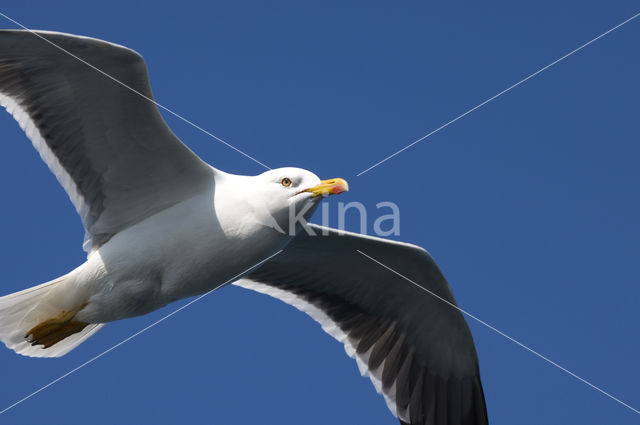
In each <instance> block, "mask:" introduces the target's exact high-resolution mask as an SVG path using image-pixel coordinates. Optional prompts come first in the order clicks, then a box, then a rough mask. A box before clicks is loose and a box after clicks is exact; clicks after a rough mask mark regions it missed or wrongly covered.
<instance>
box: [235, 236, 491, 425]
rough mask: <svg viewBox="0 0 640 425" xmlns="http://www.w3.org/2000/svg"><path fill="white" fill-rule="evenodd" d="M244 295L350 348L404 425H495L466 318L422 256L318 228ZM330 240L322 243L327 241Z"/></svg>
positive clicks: (256, 275) (263, 270)
mask: <svg viewBox="0 0 640 425" xmlns="http://www.w3.org/2000/svg"><path fill="white" fill-rule="evenodd" d="M310 227H311V229H313V230H314V231H315V232H316V233H317V236H309V235H308V234H307V233H306V232H304V231H302V232H301V233H299V234H298V235H297V236H296V237H295V238H294V239H293V241H292V242H291V243H290V244H289V245H288V246H287V248H286V249H285V250H284V251H283V252H282V253H281V254H279V255H277V256H276V257H274V258H273V259H271V260H269V261H268V262H267V263H265V264H264V265H262V266H261V267H260V268H259V269H258V270H256V271H255V272H252V273H251V274H250V275H249V276H247V277H246V278H244V279H242V280H240V281H238V282H236V283H235V284H236V285H239V286H242V287H245V288H248V289H252V290H255V291H258V292H262V293H265V294H268V295H271V296H274V297H276V298H279V299H281V300H283V301H284V302H286V303H288V304H291V305H293V306H294V307H296V308H298V309H300V310H302V311H304V312H306V313H307V314H309V315H310V316H311V317H312V318H313V319H315V320H316V321H318V322H319V323H320V324H321V326H322V328H323V329H324V330H325V331H326V332H328V333H329V334H331V335H332V336H333V337H335V338H336V339H338V340H339V341H341V342H343V343H344V344H345V349H346V351H347V354H348V355H349V356H351V357H355V359H356V361H357V363H358V367H359V368H360V372H361V373H362V374H363V375H369V377H370V378H371V380H372V381H373V384H374V385H375V387H376V389H377V390H378V392H380V393H382V395H383V396H384V398H385V400H386V402H387V405H388V406H389V408H390V409H391V411H392V412H393V413H394V414H395V415H396V416H397V417H398V418H399V419H400V421H401V423H406V424H413V425H418V424H420V425H423V424H424V425H426V424H428V425H431V424H434V425H446V424H450V425H481V424H486V423H487V412H486V407H485V401H484V394H483V390H482V384H481V382H480V373H479V369H478V359H477V355H476V351H475V347H474V344H473V339H472V337H471V332H470V331H469V327H468V326H467V323H466V322H465V320H464V317H463V316H462V314H461V312H460V311H459V310H458V309H456V308H454V307H452V306H451V305H449V304H447V303H446V302H444V301H442V300H440V299H438V298H437V297H435V296H433V295H431V294H430V293H428V292H427V291H424V290H421V289H420V288H417V287H416V286H415V285H414V284H413V283H411V282H409V281H407V280H406V279H404V278H402V277H400V276H398V275H397V274H395V273H393V272H392V271H390V270H388V269H385V268H384V267H382V266H380V265H379V264H376V263H375V262H373V261H372V260H370V259H368V258H367V257H365V256H364V255H362V254H360V253H359V252H358V250H359V251H361V252H362V253H364V254H366V255H368V256H370V257H372V258H375V259H376V260H377V261H379V262H381V263H382V264H384V265H386V266H387V267H389V268H391V269H393V270H395V271H397V272H398V273H401V274H402V275H403V276H405V277H407V278H408V279H411V280H412V281H413V282H415V283H417V284H418V285H420V286H422V287H423V288H425V289H428V290H429V291H431V292H433V293H435V294H437V295H438V296H439V297H442V298H443V299H445V300H447V301H448V302H450V303H452V304H455V300H454V298H453V295H452V294H451V290H450V289H449V285H448V284H447V281H446V280H445V278H444V277H443V276H442V273H441V272H440V270H439V269H438V266H437V265H436V263H435V262H434V260H433V259H432V258H431V256H430V255H429V254H428V253H427V252H426V251H425V250H424V249H422V248H420V247H417V246H414V245H409V244H404V243H399V242H393V241H389V240H384V239H379V238H372V237H368V236H363V235H358V234H354V233H348V232H340V231H337V230H334V229H329V228H324V227H320V226H315V225H311V226H310ZM323 231H324V235H323Z"/></svg>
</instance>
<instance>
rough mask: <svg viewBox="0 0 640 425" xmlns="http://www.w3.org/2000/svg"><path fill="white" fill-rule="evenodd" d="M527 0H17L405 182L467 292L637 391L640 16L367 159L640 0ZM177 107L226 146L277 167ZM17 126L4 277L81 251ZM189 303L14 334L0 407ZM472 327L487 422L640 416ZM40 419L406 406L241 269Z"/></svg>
mask: <svg viewBox="0 0 640 425" xmlns="http://www.w3.org/2000/svg"><path fill="white" fill-rule="evenodd" d="M515 3H520V2H512V1H490V2H482V4H480V3H478V2H472V1H469V2H437V4H436V3H435V2H402V3H397V2H396V3H391V2H369V1H367V2H358V3H356V2H344V1H340V2H314V3H311V2H299V1H292V2H277V3H274V4H269V5H267V2H245V1H236V2H225V3H224V4H222V2H204V1H203V2H200V3H195V2H190V1H183V2H172V3H166V4H164V5H162V4H160V3H159V2H157V1H154V2H152V1H141V2H134V1H130V0H129V1H121V0H113V1H109V2H100V3H99V4H95V3H94V2H87V1H73V2H61V3H60V2H50V1H46V2H45V1H29V2H15V1H14V2H5V3H3V5H2V6H1V7H0V11H2V12H3V13H6V14H8V15H9V16H11V17H13V18H14V19H17V20H19V21H21V22H22V23H24V24H25V25H27V26H29V27H31V28H38V29H48V30H58V31H64V32H70V33H76V34H82V35H89V36H93V37H98V38H103V39H106V40H109V41H113V42H117V43H120V44H124V45H127V46H129V47H131V48H133V49H135V50H137V51H138V52H140V53H141V54H142V55H143V56H144V57H145V58H146V60H147V63H148V65H149V68H150V75H151V83H152V86H153V88H154V93H155V95H156V98H157V100H158V101H159V102H160V103H162V104H164V105H166V106H168V107H170V108H172V109H174V110H175V111H176V112H178V113H180V114H182V115H184V116H185V117H186V118H188V119H189V120H191V121H193V122H195V123H198V124H199V125H200V126H202V127H203V128H205V129H207V130H209V131H211V132H212V133H214V134H216V135H217V136H219V137H222V138H224V139H226V140H227V141H229V142H230V143H232V144H234V145H235V146H237V147H238V148H240V149H242V150H244V151H246V152H248V153H250V154H251V155H253V156H255V157H256V158H258V159H259V160H261V161H263V162H265V163H266V164H268V165H270V166H272V167H277V166H288V165H292V166H300V167H304V168H307V169H310V170H313V171H314V172H316V173H317V174H318V175H320V176H323V177H336V176H342V177H344V178H346V179H347V180H349V182H350V184H351V191H350V192H349V193H348V194H346V195H343V196H342V197H341V198H337V199H331V200H330V201H329V202H332V203H336V202H337V201H361V202H363V203H365V204H366V205H369V206H374V205H375V203H377V202H381V201H393V202H396V203H397V204H398V205H399V206H400V208H401V214H402V215H401V220H402V222H401V236H400V237H399V239H401V240H406V241H408V242H413V243H416V244H419V245H422V246H424V247H425V248H427V249H428V250H429V251H430V252H431V253H432V254H433V256H434V257H435V258H436V260H437V261H438V262H439V264H440V265H441V267H442V269H443V270H444V272H445V274H446V276H447V277H448V279H449V281H450V284H451V286H452V288H453V291H454V293H455V295H456V298H457V300H458V303H459V304H460V306H461V307H462V308H464V309H466V310H468V311H470V312H471V313H473V314H475V315H476V316H478V317H479V318H481V319H483V320H485V321H487V322H489V323H491V324H492V325H494V326H495V327H497V328H499V329H501V330H502V331H504V332H506V333H508V334H509V335H511V336H513V337H515V338H516V339H518V340H520V341H522V342H523V343H525V344H528V345H530V346H531V347H533V348H534V349H536V350H538V351H539V352H540V353H542V354H544V355H546V356H548V357H550V358H551V359H553V360H554V361H556V362H558V363H559V364H561V365H563V366H565V367H567V368H568V369H571V370H572V371H574V372H575V373H576V374H578V375H580V376H582V377H584V378H585V379H588V380H590V381H592V382H593V383H594V384H596V385H598V386H601V387H602V388H603V389H604V390H606V391H609V392H611V393H612V394H613V395H615V396H617V397H619V398H621V399H622V400H624V401H626V402H628V403H629V404H631V405H632V406H634V407H635V408H640V391H638V382H639V381H640V363H639V362H638V358H639V357H640V339H639V338H638V335H639V327H640V326H639V320H638V303H639V302H640V285H639V283H640V269H639V268H638V257H639V255H640V248H639V247H640V221H639V219H638V217H640V199H639V198H638V187H639V185H640V168H639V167H638V158H639V157H640V144H639V142H640V130H639V127H638V117H639V116H640V84H639V82H638V81H639V80H638V76H639V75H640V49H639V48H638V45H639V42H640V19H638V20H637V21H634V22H632V23H630V24H628V25H627V26H625V27H623V28H621V29H620V30H618V31H616V32H614V33H612V34H610V35H608V36H606V37H605V38H603V39H601V40H599V41H598V42H596V43H595V44H593V45H592V46H590V47H588V48H586V49H585V50H583V51H581V52H579V53H577V54H576V55H574V56H572V57H570V58H569V59H567V60H565V61H563V62H561V63H559V64H558V65H556V66H554V67H553V68H551V69H549V70H547V71H545V72H544V73H543V74H541V75H539V76H537V77H535V78H534V79H532V80H529V81H528V82H526V83H524V84H523V85H522V86H520V87H517V88H516V89H514V90H513V91H511V92H509V93H507V94H506V95H504V96H502V97H501V98H499V99H497V100H495V101H494V102H492V103H490V104H488V105H486V106H485V107H483V108H481V109H480V110H478V111H476V112H474V113H472V114H470V115H468V116H467V117H465V118H463V119H461V120H460V121H458V122H456V123H455V124H453V125H451V126H450V127H448V128H446V129H444V130H443V131H441V132H439V133H437V134H436V135H434V136H432V137H431V138H429V139H427V140H426V141H424V142H422V143H420V144H418V145H417V146H415V147H413V148H412V149H410V150H408V151H406V152H404V153H403V154H401V155H398V156H397V157H396V158H394V159H392V160H391V161H389V162H387V163H386V164H384V165H382V166H380V167H378V168H377V169H375V170H372V171H371V172H369V173H367V174H365V175H363V176H361V177H356V174H357V173H358V172H359V171H361V170H363V169H364V168H366V167H368V166H369V165H371V164H372V163H375V162H377V161H378V160H380V159H382V158H383V157H384V156H386V155H388V154H390V153H392V152H393V151H395V150H397V149H399V148H401V147H402V146H404V145H406V144H408V143H410V142H411V141H413V140H415V139H417V138H418V137H420V136H422V135H424V134H426V133H428V132H429V131H431V130H433V129H435V128H437V127H439V126H440V125H442V124H443V123H445V122H447V121H449V120H450V119H452V118H454V117H456V116H457V115H459V114H460V113H462V112H464V111H465V110H467V109H468V108H470V107H473V106H475V105H476V104H478V103H480V102H481V101H483V100H484V99H486V98H488V97H490V96H493V95H494V94H496V93H497V92H499V91H501V90H503V89H504V88H506V87H507V86H509V85H510V84H512V83H514V82H516V81H518V80H520V79H521V78H524V77H525V76H527V75H528V74H530V73H532V72H534V71H535V70H537V69H538V68H540V67H542V66H544V65H546V64H548V63H550V62H552V61H553V60H555V59H556V58H558V57H559V56H562V55H564V54H565V53H567V52H568V51H570V50H572V49H574V48H575V47H577V46H579V45H580V44H582V43H584V42H585V41H588V40H589V39H591V38H593V37H595V36H597V35H598V34H600V33H602V32H604V31H605V30H607V29H608V28H610V27H612V26H614V25H616V24H618V23H619V22H621V21H623V20H625V19H626V18H628V17H630V16H632V15H634V14H635V13H637V12H639V11H640V9H639V7H640V6H638V3H637V2H634V1H617V2H591V1H587V2H585V1H577V0H575V1H560V2H558V1H548V0H542V1H536V2H527V3H526V4H515ZM0 26H2V27H7V28H12V27H15V26H14V25H12V24H10V23H9V22H2V19H1V18H0ZM167 120H168V122H169V124H170V125H171V127H172V128H173V129H174V131H175V132H176V133H177V134H178V135H179V136H180V137H181V138H182V140H183V141H184V142H185V143H186V144H187V145H189V146H190V147H191V148H192V149H193V150H195V151H196V152H197V153H198V154H199V155H201V156H202V157H203V158H204V159H205V160H207V161H209V162H211V163H212V164H213V165H215V166H216V167H218V168H221V169H223V170H225V171H229V172H234V173H245V174H257V173H259V172H261V171H262V170H261V168H260V167H259V166H258V165H256V164H254V163H253V162H251V161H249V160H247V159H246V158H244V157H242V156H241V155H239V154H237V153H236V152H234V151H232V150H230V149H228V148H226V147H225V146H223V145H222V144H220V143H219V142H217V141H215V140H213V139H212V138H210V137H209V136H207V135H205V134H203V133H201V132H199V131H197V130H196V129H194V128H192V127H190V126H188V125H186V124H185V123H183V122H181V121H179V120H177V119H175V118H172V117H168V118H167ZM0 141H1V142H0V194H1V195H0V196H1V199H2V201H1V204H0V205H1V206H2V208H0V223H1V226H2V227H1V229H2V240H1V243H0V267H1V269H2V273H1V275H0V293H1V294H6V293H10V292H14V291H17V290H20V289H23V288H26V287H28V286H32V285H35V284H38V283H41V282H44V281H47V280H50V279H52V278H54V277H56V276H59V275H61V274H63V273H66V272H67V271H69V270H70V269H72V268H74V267H75V266H77V265H78V264H80V263H81V262H82V261H83V260H84V252H83V251H82V249H81V242H82V235H83V232H82V228H81V224H80V220H79V219H78V218H77V216H76V215H75V212H74V210H73V207H72V206H71V203H70V202H69V201H68V200H67V197H66V195H65V193H64V191H63V190H62V189H61V188H60V187H59V186H58V184H57V182H56V181H55V178H54V177H53V176H52V175H51V174H50V173H49V171H48V170H47V168H46V167H45V165H44V164H43V163H42V162H41V161H40V160H39V158H38V156H37V154H36V152H35V150H34V149H33V148H32V147H31V145H30V143H29V141H28V140H27V138H26V137H25V136H24V135H23V134H22V132H21V131H20V130H19V128H18V126H17V125H16V124H15V122H14V121H13V120H12V119H11V118H10V117H9V115H8V114H3V115H0ZM333 207H335V205H333ZM333 207H332V208H333ZM333 224H334V225H335V222H334V223H333ZM355 224H356V223H355V221H354V222H350V223H349V225H350V226H351V228H355ZM178 305H180V303H176V304H173V305H171V306H169V307H167V308H165V309H163V310H161V311H157V312H155V313H153V314H150V315H148V316H144V317H139V318H136V319H130V320H126V321H122V322H117V323H113V324H110V325H108V326H107V327H106V328H105V329H104V330H102V331H101V332H100V333H99V334H97V335H96V336H95V337H93V338H91V339H90V340H89V341H88V342H87V343H85V344H83V345H82V346H81V347H80V348H78V349H77V350H75V351H73V352H72V353H70V354H69V355H67V356H65V357H64V358H61V359H54V360H48V359H31V358H23V357H20V356H18V355H16V354H14V353H13V352H10V351H9V350H6V349H2V350H0V374H1V376H2V380H1V383H0V410H1V409H3V408H4V407H6V406H7V405H9V404H11V403H13V402H14V401H16V400H18V399H20V398H21V397H23V396H25V395H26V394H28V393H30V392H32V391H34V390H35V389H37V388H39V387H40V386H42V385H44V384H46V383H47V382H49V381H50V380H52V379H54V378H56V377H58V376H60V375H61V374H63V373H65V372H67V371H68V370H70V369H72V368H74V367H75V366H77V365H79V364H80V363H82V362H84V361H85V360H87V359H89V358H91V357H92V356H94V355H96V354H98V353H100V352H102V351H103V350H104V349H106V348H108V347H110V346H112V345H113V344H115V343H117V342H119V341H120V340H122V339H123V338H125V337H127V336H129V335H130V334H132V333H134V332H136V331H137V330H139V329H141V328H143V327H144V326H146V325H148V324H150V323H151V322H153V321H154V320H156V319H158V318H160V317H161V316H162V315H164V314H167V313H168V312H169V311H171V310H172V309H174V308H176V307H177V306H178ZM470 326H471V328H472V331H473V334H474V338H475V341H476V345H477V348H478V353H479V357H480V366H481V373H482V377H483V382H484V388H485V393H486V398H487V404H488V410H489V417H490V419H491V422H492V424H582V425H585V424H604V423H607V424H618V425H624V424H636V423H638V422H639V421H640V416H639V415H637V414H635V413H633V412H632V411H631V410H629V409H626V408H625V407H623V406H621V405H619V404H617V403H616V402H614V401H612V400H611V399H608V398H606V397H605V396H603V395H602V394H599V393H598V392H596V391H594V390H593V389H592V388H589V387H588V386H586V385H585V384H583V383H581V382H579V381H578V380H576V379H575V378H573V377H571V376H569V375H567V374H566V373H564V372H562V371H560V370H558V369H556V368H554V367H552V366H551V365H549V364H547V363H545V362H543V361H542V360H540V359H539V358H536V357H535V356H533V355H532V354H531V353H528V352H526V351H525V350H523V349H522V348H520V347H518V346H517V345H515V344H514V343H512V342H509V341H508V340H506V339H505V338H503V337H501V336H499V335H497V334H496V333H494V332H493V331H491V330H489V329H487V328H485V327H483V326H481V325H478V324H476V323H474V322H471V323H470ZM25 420H27V421H28V422H29V423H30V424H50V423H63V421H64V423H67V424H81V423H87V422H91V423H93V424H112V423H154V424H174V423H179V422H182V423H184V422H186V423H214V424H225V425H232V424H253V423H264V424H296V425H297V424H301V423H304V424H305V425H312V424H317V425H325V424H337V425H340V424H350V425H351V424H367V425H375V424H394V423H396V422H395V420H394V419H393V418H392V416H391V414H390V413H389V412H388V411H387V408H386V406H385V404H384V402H383V400H382V399H381V397H379V396H378V395H377V394H376V393H375V390H374V389H373V386H372V385H371V384H370V382H369V381H368V380H365V379H363V378H361V377H360V376H359V374H358V371H357V368H356V365H355V362H354V361H353V360H351V359H349V358H348V357H347V356H346V355H345V353H344V350H343V348H342V346H341V345H340V344H338V343H337V342H335V341H334V340H333V339H332V338H331V337H329V336H328V335H326V334H324V333H323V332H322V331H321V330H320V328H319V326H318V325H317V324H316V323H315V322H313V321H312V320H311V319H309V318H308V317H306V316H305V315H303V314H302V313H300V312H298V311H297V310H294V309H293V308H292V307H289V306H287V305H285V304H283V303H281V302H280V301H277V300H274V299H271V298H268V297H266V296H263V295H260V294H255V293H250V292H248V291H245V290H242V289H239V288H234V287H228V288H224V289H222V290H220V291H219V292H217V293H215V294H212V295H211V296H209V297H208V298H205V299H203V300H201V301H200V302H199V303H196V304H195V305H193V306H191V307H189V308H188V309H186V310H185V311H182V312H180V313H179V314H177V315H176V316H174V317H172V318H171V319H170V320H168V321H166V322H164V323H162V324H161V325H159V326H157V327H155V328H153V329H152V330H150V331H149V332H147V333H145V334H143V335H141V336H139V337H138V338H136V339H135V340H133V341H130V342H128V343H127V344H125V345H123V346H121V347H119V348H118V349H116V350H115V351H113V352H111V353H109V354H107V355H106V356H105V357H104V358H101V359H99V360H98V361H96V362H95V363H93V364H91V365H90V366H88V367H86V368H84V369H82V370H80V371H79V372H77V373H75V374H73V375H72V376H70V377H68V378H66V379H65V380H63V381H62V382H59V383H57V384H55V385H54V386H53V387H51V388H48V389H46V390H44V391H43V392H42V393H40V394H38V395H37V396H35V397H33V398H32V399H30V400H28V401H26V402H25V403H23V404H22V405H20V406H18V407H16V408H14V409H13V410H11V411H9V412H7V413H6V414H4V415H2V416H0V423H8V424H14V423H25Z"/></svg>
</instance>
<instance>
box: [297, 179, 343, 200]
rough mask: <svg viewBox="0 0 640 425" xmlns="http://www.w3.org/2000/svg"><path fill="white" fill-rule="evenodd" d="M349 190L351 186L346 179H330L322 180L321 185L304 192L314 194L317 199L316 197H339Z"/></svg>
mask: <svg viewBox="0 0 640 425" xmlns="http://www.w3.org/2000/svg"><path fill="white" fill-rule="evenodd" d="M348 190H349V184H348V183H347V181H346V180H345V179H329V180H322V181H321V182H320V184H319V185H317V186H313V187H310V188H309V189H306V190H303V192H310V193H313V197H314V198H315V197H316V196H329V195H337V194H338V193H342V192H346V191H348Z"/></svg>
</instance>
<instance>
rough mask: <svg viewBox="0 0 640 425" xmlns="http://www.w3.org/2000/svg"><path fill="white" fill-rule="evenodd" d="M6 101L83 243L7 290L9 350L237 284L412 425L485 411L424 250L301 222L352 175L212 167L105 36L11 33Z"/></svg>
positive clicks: (59, 345) (469, 421) (2, 323)
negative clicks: (57, 266) (340, 348)
mask: <svg viewBox="0 0 640 425" xmlns="http://www.w3.org/2000/svg"><path fill="white" fill-rule="evenodd" d="M0 104H1V105H2V106H3V107H5V108H6V109H7V111H8V112H9V113H10V114H11V115H13V117H14V118H15V119H16V121H17V122H18V124H19V125H20V127H21V128H22V129H23V130H24V132H25V133H26V135H27V137H28V138H29V139H30V140H31V142H32V143H33V146H34V147H35V148H36V150H37V151H38V153H39V154H40V156H41V157H42V159H43V160H44V162H45V163H46V164H47V166H48V167H49V169H50V170H51V171H52V172H53V174H54V175H55V176H56V178H57V179H58V181H59V182H60V184H61V185H62V186H63V187H64V189H65V190H66V192H67V194H68V195H69V198H70V199H71V202H72V203H73V205H74V206H75V208H76V210H77V212H78V214H79V215H80V218H81V220H82V223H83V225H84V228H85V240H84V244H83V248H84V250H85V251H86V252H87V260H86V261H85V262H84V263H83V264H81V265H80V266H78V267H77V268H76V269H74V270H71V271H70V272H69V273H67V274H65V275H63V276H60V277H58V278H57V279H54V280H52V281H50V282H46V283H43V284H41V285H39V286H35V287H32V288H29V289H25V290H23V291H20V292H16V293H13V294H9V295H6V296H3V297H0V340H2V342H3V343H4V344H5V345H6V346H7V347H8V348H10V349H12V350H14V351H15V352H17V353H19V354H22V355H25V356H32V357H59V356H62V355H64V354H66V353H68V352H69V351H71V350H72V349H74V348H75V347H77V346H78V345H79V344H81V343H82V342H84V341H85V340H86V339H87V338H89V337H90V336H91V335H93V334H95V333H96V332H97V331H98V330H99V329H100V328H102V327H103V326H104V325H105V324H106V323H108V322H112V321H115V320H120V319H125V318H129V317H134V316H139V315H143V314H146V313H149V312H151V311H153V310H156V309H158V308H160V307H163V306H165V305H167V304H169V303H171V302H173V301H176V300H179V299H182V298H185V297H190V296H194V295H198V294H203V293H206V292H208V291H211V290H212V289H215V288H217V287H219V286H223V285H225V284H227V283H233V284H234V285H237V286H240V287H243V288H247V289H251V290H254V291H258V292H261V293H264V294H267V295H270V296H272V297H275V298H278V299H280V300H282V301H284V302H286V303H288V304H290V305H292V306H293V307H295V308H297V309H299V310H301V311H303V312H305V313H307V314H308V315H309V316H311V318H312V319H314V320H315V321H317V322H319V324H320V325H321V327H322V329H323V330H324V331H325V332H327V333H329V334H330V335H331V336H333V337H334V338H335V339H337V340H338V341H339V342H342V343H343V344H344V347H345V350H346V352H347V354H348V355H349V356H350V357H352V358H355V360H356V362H357V365H358V367H359V369H360V372H361V373H362V375H363V376H368V377H369V378H370V379H371V381H372V383H373V385H374V386H375V388H376V390H377V391H378V392H379V393H380V394H381V395H382V396H383V397H384V400H385V401H386V404H387V406H388V407H389V409H390V410H391V412H392V413H393V414H394V415H395V416H396V417H397V418H398V420H399V421H400V423H401V424H404V425H408V424H412V425H431V424H434V425H435V424H437V425H442V424H451V425H459V424H465V425H480V424H487V423H488V419H487V411H486V405H485V399H484V394H483V389H482V383H481V380H480V373H479V366H478V358H477V354H476V351H475V347H474V343H473V339H472V336H471V332H470V330H469V327H468V325H467V323H466V321H465V319H464V317H463V315H462V314H461V311H460V310H459V309H458V308H457V307H456V304H455V300H454V297H453V294H452V293H451V290H450V288H449V285H448V283H447V281H446V280H445V278H444V276H443V274H442V273H441V271H440V269H439V268H438V266H437V265H436V263H435V261H434V260H433V258H432V257H431V256H430V255H429V253H427V251H425V250H424V249H423V248H420V247H418V246H415V245H411V244H407V243H402V242H395V241H391V240H385V239H381V238H377V237H371V236H365V235H361V234H356V233H350V232H346V231H341V230H337V229H332V228H329V227H323V226H318V225H314V224H309V223H307V222H306V220H308V219H309V218H310V217H311V214H313V211H314V209H315V208H316V207H317V206H318V204H319V203H320V201H321V200H322V199H323V198H325V197H327V196H329V195H333V194H339V193H342V192H345V191H347V190H348V185H347V183H346V181H345V180H343V179H339V178H336V179H329V180H320V179H319V178H318V177H317V176H316V175H315V174H313V173H312V172H310V171H306V170H303V169H299V168H279V169H273V170H269V171H266V172H264V173H262V174H260V175H257V176H243V175H234V174H230V173H226V172H223V171H221V170H219V169H217V168H214V167H212V166H211V165H209V164H207V163H205V162H204V161H203V160H201V159H200V158H199V157H198V156H197V155H196V154H194V153H193V152H192V151H191V150H189V149H188V148H187V147H186V146H185V145H184V144H183V143H182V142H181V141H180V140H179V139H178V138H177V137H176V136H175V135H174V134H173V133H172V131H171V130H170V129H169V127H168V126H167V124H166V123H165V122H164V120H163V118H162V116H161V115H160V113H159V110H158V108H157V106H156V104H155V102H154V101H153V95H152V93H151V88H150V85H149V80H148V76H147V68H146V64H145V62H144V60H143V58H142V57H141V56H140V55H139V54H138V53H136V52H135V51H133V50H130V49H128V48H126V47H123V46H119V45H116V44H112V43H109V42H106V41H102V40H98V39H93V38H88V37H80V36H75V35H70V34H63V33H56V32H48V31H37V32H36V31H31V30H27V31H20V30H1V31H0ZM297 217H302V218H303V219H304V220H298V219H297ZM291 229H293V230H292V231H289V230H291Z"/></svg>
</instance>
